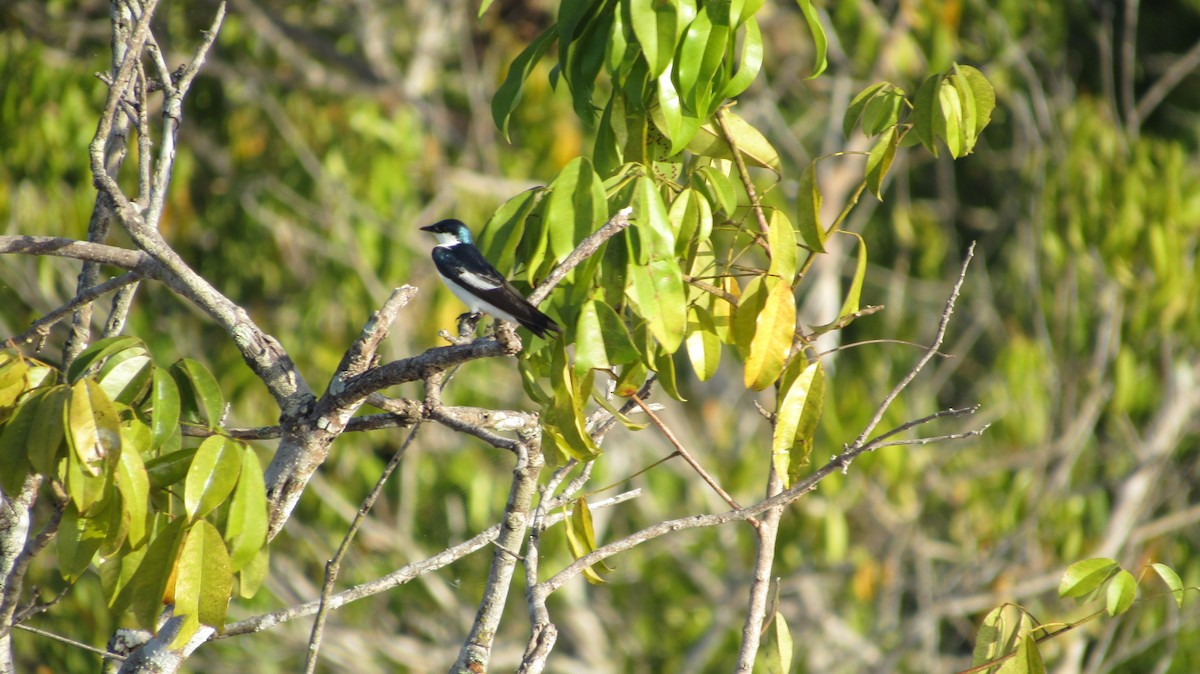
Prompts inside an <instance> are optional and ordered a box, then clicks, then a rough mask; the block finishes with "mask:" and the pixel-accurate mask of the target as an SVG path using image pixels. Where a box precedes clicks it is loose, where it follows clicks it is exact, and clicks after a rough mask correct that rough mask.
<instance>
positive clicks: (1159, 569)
mask: <svg viewBox="0 0 1200 674" xmlns="http://www.w3.org/2000/svg"><path fill="white" fill-rule="evenodd" d="M1150 566H1151V567H1153V568H1154V572H1155V573H1157V574H1158V577H1159V578H1162V580H1163V582H1164V583H1166V584H1167V587H1168V588H1170V590H1171V594H1172V595H1174V597H1175V604H1176V605H1177V606H1179V607H1180V608H1182V607H1183V591H1184V587H1183V580H1181V579H1180V578H1179V574H1178V573H1175V569H1172V568H1171V567H1169V566H1167V565H1166V564H1160V563H1158V562H1155V563H1154V564H1151V565H1150Z"/></svg>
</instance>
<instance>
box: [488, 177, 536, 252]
mask: <svg viewBox="0 0 1200 674" xmlns="http://www.w3.org/2000/svg"><path fill="white" fill-rule="evenodd" d="M544 193H545V190H544V189H542V188H540V187H536V188H533V189H530V190H525V191H524V192H521V193H520V194H518V195H517V196H515V197H513V198H511V199H509V200H508V201H506V202H504V205H503V206H501V207H500V208H499V209H497V210H496V212H495V213H494V214H493V215H492V217H491V219H489V220H488V222H487V224H486V225H484V226H483V230H482V231H481V232H480V233H479V250H480V252H482V253H483V256H484V258H486V259H487V260H488V261H490V262H491V263H492V264H493V265H495V267H496V269H499V270H500V271H501V272H506V271H508V270H509V269H511V268H512V266H513V257H514V254H515V253H516V250H517V244H519V243H520V242H521V237H522V236H523V235H524V233H525V219H526V218H528V217H529V214H530V213H532V212H533V209H534V207H535V206H537V204H538V201H539V200H540V199H541V197H542V195H543V194H544Z"/></svg>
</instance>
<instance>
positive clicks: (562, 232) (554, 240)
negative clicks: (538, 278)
mask: <svg viewBox="0 0 1200 674" xmlns="http://www.w3.org/2000/svg"><path fill="white" fill-rule="evenodd" d="M607 217H608V200H607V198H606V197H605V195H604V183H603V182H602V181H601V180H600V178H599V177H598V176H597V175H596V172H595V171H594V170H592V163H591V162H590V161H588V160H587V158H586V157H576V158H575V159H573V160H571V162H570V163H568V164H567V165H566V166H564V167H563V169H562V171H560V172H559V174H558V177H557V178H555V179H554V182H553V183H551V185H550V197H549V198H548V199H547V203H546V222H547V225H548V227H549V230H550V250H551V252H553V253H554V258H555V260H558V261H561V260H563V259H564V258H566V257H567V255H569V254H570V253H571V251H572V250H575V246H576V244H578V243H579V242H580V241H582V240H583V238H584V237H586V236H587V235H588V234H591V232H592V230H593V229H594V228H595V225H596V223H599V222H603V221H604V219H605V218H607Z"/></svg>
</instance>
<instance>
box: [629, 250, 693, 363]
mask: <svg viewBox="0 0 1200 674" xmlns="http://www.w3.org/2000/svg"><path fill="white" fill-rule="evenodd" d="M627 271H628V275H629V280H630V284H629V287H628V288H627V289H626V294H627V295H628V297H629V300H630V302H632V304H633V307H634V309H636V311H637V314H638V315H639V316H641V317H642V318H644V319H646V321H647V324H648V326H649V328H650V333H651V334H652V335H654V338H655V339H657V340H658V343H659V345H660V346H662V348H663V349H664V350H666V352H667V353H675V351H676V350H677V349H678V348H679V345H680V344H682V343H683V333H684V329H685V328H686V327H687V304H686V303H685V298H686V294H685V292H684V288H683V285H684V284H683V272H682V271H681V270H680V269H679V263H678V262H676V261H675V259H674V258H660V259H657V260H653V261H652V262H650V263H649V264H648V265H640V264H634V263H632V261H631V264H630V265H629V267H628V270H627Z"/></svg>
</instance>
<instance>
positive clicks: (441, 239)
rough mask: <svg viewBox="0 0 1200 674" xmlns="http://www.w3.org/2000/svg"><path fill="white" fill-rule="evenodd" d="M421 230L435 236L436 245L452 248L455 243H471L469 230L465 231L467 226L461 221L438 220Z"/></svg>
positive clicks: (451, 219)
mask: <svg viewBox="0 0 1200 674" xmlns="http://www.w3.org/2000/svg"><path fill="white" fill-rule="evenodd" d="M421 229H422V230H423V231H426V232H430V233H431V234H433V235H434V236H436V237H437V240H438V243H439V244H441V245H443V246H453V245H454V244H456V243H473V241H472V239H471V230H469V229H467V226H466V225H464V224H463V223H462V221H461V220H455V219H453V218H450V219H447V220H440V221H438V222H435V223H433V224H432V225H426V226H425V227H422V228H421Z"/></svg>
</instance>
